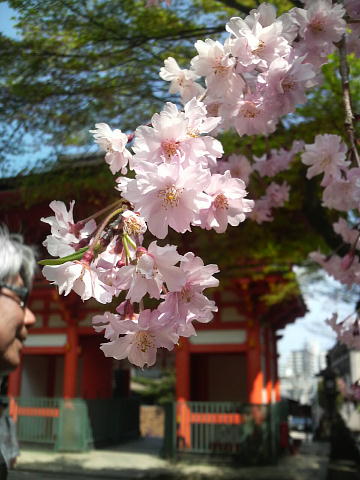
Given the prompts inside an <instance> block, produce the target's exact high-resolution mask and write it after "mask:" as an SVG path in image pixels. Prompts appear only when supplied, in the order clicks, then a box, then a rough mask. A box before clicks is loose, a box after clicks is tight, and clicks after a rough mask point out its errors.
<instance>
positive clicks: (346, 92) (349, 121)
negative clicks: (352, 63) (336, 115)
mask: <svg viewBox="0 0 360 480" xmlns="http://www.w3.org/2000/svg"><path fill="white" fill-rule="evenodd" d="M337 47H338V49H339V56H340V69H339V70H340V76H341V83H342V90H343V102H344V109H345V128H346V132H347V134H348V137H349V140H350V146H351V150H352V152H353V155H354V157H355V160H356V163H357V165H358V166H359V167H360V157H359V152H358V151H357V147H356V138H355V129H354V118H355V117H354V114H353V111H352V106H351V92H350V82H349V65H348V62H347V59H346V40H345V35H344V36H343V37H342V39H341V40H340V42H338V43H337Z"/></svg>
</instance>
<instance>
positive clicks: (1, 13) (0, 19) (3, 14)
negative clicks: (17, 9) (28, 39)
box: [0, 2, 16, 37]
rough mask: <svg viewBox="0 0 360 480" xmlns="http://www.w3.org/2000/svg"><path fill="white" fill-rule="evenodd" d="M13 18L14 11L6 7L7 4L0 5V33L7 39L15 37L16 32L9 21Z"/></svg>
mask: <svg viewBox="0 0 360 480" xmlns="http://www.w3.org/2000/svg"><path fill="white" fill-rule="evenodd" d="M13 16H14V10H12V9H11V8H10V7H9V6H8V5H7V2H4V3H0V31H1V32H2V33H5V34H6V35H7V36H9V37H16V30H15V28H14V27H13V21H12V20H11V17H13Z"/></svg>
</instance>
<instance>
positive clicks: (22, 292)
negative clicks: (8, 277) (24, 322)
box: [0, 282, 29, 308]
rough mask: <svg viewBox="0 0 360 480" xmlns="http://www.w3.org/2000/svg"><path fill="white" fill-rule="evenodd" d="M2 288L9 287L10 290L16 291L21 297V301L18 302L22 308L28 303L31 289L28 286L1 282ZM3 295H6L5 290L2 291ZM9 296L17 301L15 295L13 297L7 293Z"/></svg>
mask: <svg viewBox="0 0 360 480" xmlns="http://www.w3.org/2000/svg"><path fill="white" fill-rule="evenodd" d="M0 288H7V289H8V290H11V291H12V292H14V293H16V295H17V296H18V297H19V299H20V302H17V303H18V304H19V305H20V307H21V308H25V307H26V303H27V301H28V297H29V289H28V288H26V287H18V286H15V285H8V284H7V283H3V282H0ZM1 295H6V294H5V293H4V292H1ZM6 296H7V297H9V298H12V299H13V300H15V301H16V299H15V298H14V297H11V296H10V295H6Z"/></svg>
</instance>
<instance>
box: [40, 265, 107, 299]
mask: <svg viewBox="0 0 360 480" xmlns="http://www.w3.org/2000/svg"><path fill="white" fill-rule="evenodd" d="M42 272H43V275H44V277H45V278H46V279H47V280H49V282H51V283H52V284H53V285H58V287H59V293H60V294H62V293H64V295H68V294H69V293H70V291H71V290H74V292H75V293H77V294H78V295H79V296H80V297H81V299H82V300H88V299H89V298H95V299H96V300H97V301H98V302H99V303H109V302H111V300H112V295H111V293H110V289H109V288H108V287H107V285H105V284H104V283H103V282H102V281H101V280H100V279H99V277H98V274H97V272H96V269H95V268H94V266H93V265H89V264H88V263H86V262H82V261H75V262H66V263H63V264H62V265H46V266H45V267H44V268H43V271H42Z"/></svg>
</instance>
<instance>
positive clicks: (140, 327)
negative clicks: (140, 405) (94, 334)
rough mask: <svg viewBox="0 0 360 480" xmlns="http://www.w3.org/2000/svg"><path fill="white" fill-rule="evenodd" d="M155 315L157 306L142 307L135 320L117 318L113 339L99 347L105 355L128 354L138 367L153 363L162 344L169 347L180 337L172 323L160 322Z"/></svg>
mask: <svg viewBox="0 0 360 480" xmlns="http://www.w3.org/2000/svg"><path fill="white" fill-rule="evenodd" d="M158 317H159V312H158V311H157V310H154V311H151V310H143V311H142V312H141V313H140V315H139V316H138V318H137V319H136V320H123V321H121V322H118V323H117V329H116V333H117V335H118V336H117V338H114V337H115V336H113V340H111V341H110V342H107V343H103V344H102V345H101V347H100V348H101V350H102V351H103V352H104V354H105V356H106V357H113V358H115V359H117V360H121V359H123V358H128V359H129V361H130V362H131V363H133V364H134V365H137V366H138V367H141V368H143V367H144V366H145V365H147V366H149V367H150V366H151V365H154V363H155V361H156V353H157V349H158V348H161V347H162V348H166V349H167V350H172V349H173V348H174V345H175V344H176V343H177V342H178V340H179V335H178V334H177V333H176V332H174V330H173V328H172V326H171V325H168V326H164V325H162V324H161V323H160V322H159V321H158ZM104 321H106V319H105V318H104ZM120 335H124V336H120Z"/></svg>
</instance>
